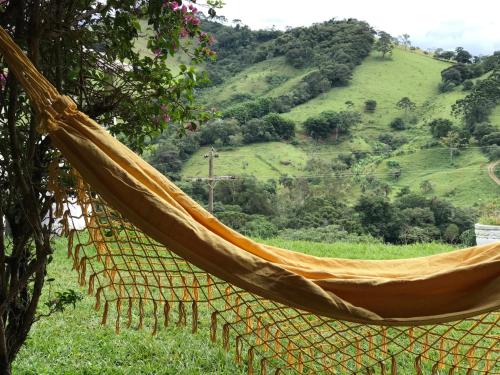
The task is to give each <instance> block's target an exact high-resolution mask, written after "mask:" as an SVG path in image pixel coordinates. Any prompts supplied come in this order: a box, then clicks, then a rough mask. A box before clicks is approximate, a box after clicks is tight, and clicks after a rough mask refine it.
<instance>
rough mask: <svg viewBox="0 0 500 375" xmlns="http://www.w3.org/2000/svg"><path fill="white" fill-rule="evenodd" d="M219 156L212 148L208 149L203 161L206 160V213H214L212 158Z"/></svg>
mask: <svg viewBox="0 0 500 375" xmlns="http://www.w3.org/2000/svg"><path fill="white" fill-rule="evenodd" d="M218 157H219V154H217V153H216V152H215V150H214V148H213V147H212V148H210V151H209V153H208V154H205V159H207V158H208V212H210V213H213V212H214V189H215V180H214V158H218Z"/></svg>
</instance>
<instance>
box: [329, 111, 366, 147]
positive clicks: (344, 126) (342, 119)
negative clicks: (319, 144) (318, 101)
mask: <svg viewBox="0 0 500 375" xmlns="http://www.w3.org/2000/svg"><path fill="white" fill-rule="evenodd" d="M338 115H339V119H338V122H337V124H336V126H335V140H337V139H338V137H339V135H340V133H348V132H349V130H350V129H351V127H353V126H354V125H357V124H359V123H360V122H361V113H359V112H356V111H340V112H339V114H338Z"/></svg>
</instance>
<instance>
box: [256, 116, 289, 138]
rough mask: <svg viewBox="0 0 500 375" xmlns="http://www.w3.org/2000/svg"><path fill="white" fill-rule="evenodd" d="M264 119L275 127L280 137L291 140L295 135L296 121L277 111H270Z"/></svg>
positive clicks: (275, 131) (270, 125)
mask: <svg viewBox="0 0 500 375" xmlns="http://www.w3.org/2000/svg"><path fill="white" fill-rule="evenodd" d="M262 120H263V121H264V123H266V124H267V125H268V126H269V127H272V128H273V130H274V133H275V134H276V135H277V136H278V138H280V139H283V140H289V139H292V138H293V137H295V123H294V122H293V121H290V120H287V119H285V118H283V117H282V116H280V115H278V114H277V113H269V114H268V115H266V116H264V117H263V118H262Z"/></svg>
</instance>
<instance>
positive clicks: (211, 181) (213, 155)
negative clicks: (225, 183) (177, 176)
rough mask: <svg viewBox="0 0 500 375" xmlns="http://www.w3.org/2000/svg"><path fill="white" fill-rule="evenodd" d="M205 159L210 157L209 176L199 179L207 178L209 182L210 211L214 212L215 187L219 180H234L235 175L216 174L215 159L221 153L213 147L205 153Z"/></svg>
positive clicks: (199, 179)
mask: <svg viewBox="0 0 500 375" xmlns="http://www.w3.org/2000/svg"><path fill="white" fill-rule="evenodd" d="M204 157H205V159H208V178H207V179H205V178H198V179H197V180H198V181H201V180H206V181H207V183H208V211H209V212H210V213H213V212H214V189H215V185H216V184H217V182H218V181H222V180H234V179H235V177H234V176H214V159H215V158H218V157H219V154H218V153H217V152H215V149H214V148H213V147H212V148H210V151H209V152H208V154H205V155H204Z"/></svg>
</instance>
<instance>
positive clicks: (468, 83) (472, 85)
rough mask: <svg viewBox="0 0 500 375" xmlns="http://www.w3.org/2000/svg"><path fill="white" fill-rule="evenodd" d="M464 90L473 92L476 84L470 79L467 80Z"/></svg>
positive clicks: (464, 83)
mask: <svg viewBox="0 0 500 375" xmlns="http://www.w3.org/2000/svg"><path fill="white" fill-rule="evenodd" d="M462 85H463V89H464V91H469V90H472V88H473V87H474V82H472V81H471V80H470V79H466V80H465V81H464V82H463V83H462Z"/></svg>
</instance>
